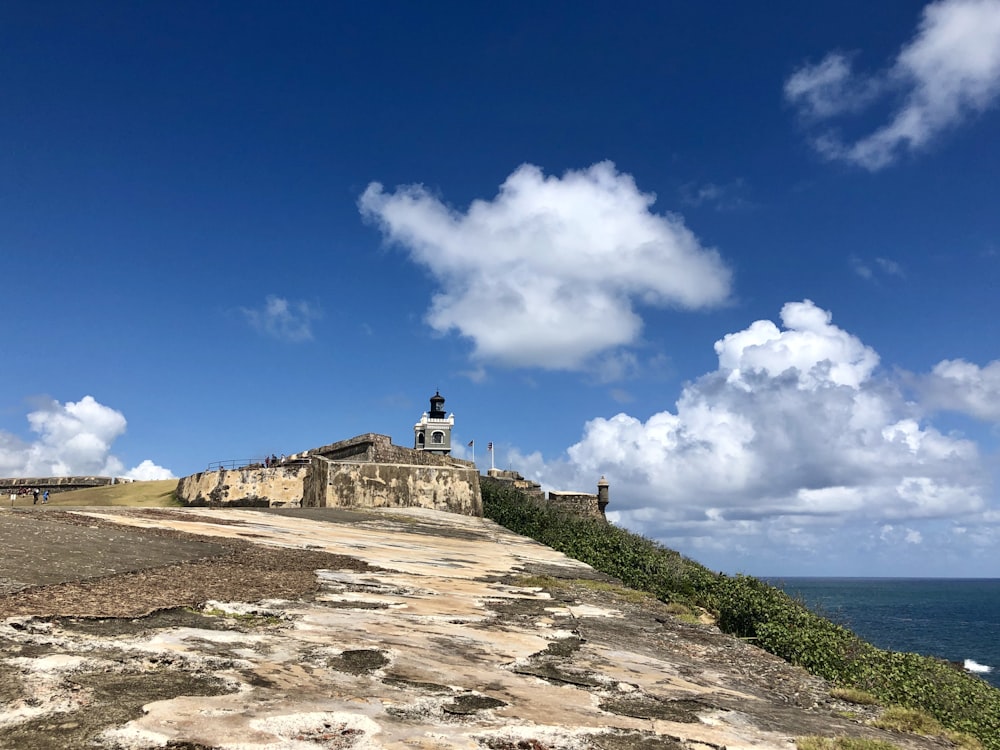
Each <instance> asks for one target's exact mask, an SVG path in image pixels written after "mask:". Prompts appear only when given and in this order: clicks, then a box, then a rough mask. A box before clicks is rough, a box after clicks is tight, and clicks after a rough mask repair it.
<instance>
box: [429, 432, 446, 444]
mask: <svg viewBox="0 0 1000 750" xmlns="http://www.w3.org/2000/svg"><path fill="white" fill-rule="evenodd" d="M431 442H432V443H434V445H441V444H442V443H443V442H444V433H443V432H441V431H440V430H435V431H434V432H433V433H432V434H431Z"/></svg>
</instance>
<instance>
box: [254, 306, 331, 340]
mask: <svg viewBox="0 0 1000 750" xmlns="http://www.w3.org/2000/svg"><path fill="white" fill-rule="evenodd" d="M240 312H241V313H242V314H243V315H244V317H245V318H246V320H247V321H248V322H249V323H250V325H251V326H253V328H255V329H256V330H257V331H259V332H260V333H262V334H264V335H266V336H271V337H272V338H276V339H280V340H282V341H290V342H299V341H310V340H312V337H313V333H312V322H313V321H314V320H317V319H318V318H321V317H322V311H321V310H320V309H319V308H318V307H316V306H315V305H310V304H309V303H308V302H290V301H288V300H287V299H285V298H284V297H277V296H275V295H271V294H269V295H268V296H267V298H266V299H265V300H264V306H263V307H261V308H248V307H241V308H240Z"/></svg>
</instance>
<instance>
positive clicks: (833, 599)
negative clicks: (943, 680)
mask: <svg viewBox="0 0 1000 750" xmlns="http://www.w3.org/2000/svg"><path fill="white" fill-rule="evenodd" d="M766 580H767V582H768V583H770V584H771V585H773V586H777V587H779V588H781V589H783V590H784V591H786V592H787V593H788V594H790V595H791V596H794V597H796V598H799V599H801V600H802V601H803V602H805V604H806V605H807V606H808V607H809V608H810V609H812V610H813V611H814V612H817V613H818V614H820V615H823V616H824V617H826V618H827V619H830V620H833V621H834V622H836V623H839V624H841V625H845V626H847V627H848V628H850V629H851V630H852V631H854V632H855V633H857V634H858V635H859V636H861V637H862V638H864V639H865V640H866V641H868V642H870V643H873V644H874V645H876V646H878V647H879V648H884V649H890V650H892V651H907V652H914V653H918V654H924V655H925V656H937V657H940V658H942V659H947V660H948V661H953V662H957V663H959V664H963V665H964V666H965V668H966V669H967V670H969V671H970V672H974V673H976V674H978V675H979V676H980V677H982V678H983V679H985V680H987V681H988V682H990V683H991V684H992V685H994V686H995V687H997V688H1000V579H997V578H974V579H972V578H768V579H766Z"/></svg>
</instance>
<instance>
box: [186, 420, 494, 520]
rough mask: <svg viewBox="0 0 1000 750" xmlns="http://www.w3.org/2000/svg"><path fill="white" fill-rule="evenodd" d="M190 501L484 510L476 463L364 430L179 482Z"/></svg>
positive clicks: (467, 512) (476, 513)
mask: <svg viewBox="0 0 1000 750" xmlns="http://www.w3.org/2000/svg"><path fill="white" fill-rule="evenodd" d="M177 497H178V499H179V500H181V502H183V503H185V504H187V505H219V506H227V505H234V506H235V505H241V506H281V505H291V506H298V505H302V506H306V507H314V508H332V507H339V508H381V507H422V508H431V509H434V510H445V511H450V512H452V513H461V514H464V515H472V516H482V514H483V506H482V496H481V494H480V490H479V473H478V471H477V470H476V467H475V464H473V463H472V462H470V461H463V460H461V459H457V458H452V457H451V456H441V455H435V454H433V453H428V452H425V451H418V450H413V449H411V448H403V447H401V446H398V445H393V444H392V441H391V439H390V438H389V437H388V436H386V435H378V434H375V433H366V434H364V435H358V436H357V437H354V438H351V439H349V440H342V441H340V442H337V443H331V444H329V445H324V446H322V447H320V448H315V449H312V450H309V451H304V452H302V453H296V454H294V455H292V456H289V457H288V459H287V460H286V462H285V463H279V464H278V465H276V466H270V467H264V466H246V467H243V468H239V469H224V468H220V469H217V470H212V471H204V472H201V473H198V474H193V475H191V476H189V477H185V478H183V479H181V480H180V482H179V483H178V485H177Z"/></svg>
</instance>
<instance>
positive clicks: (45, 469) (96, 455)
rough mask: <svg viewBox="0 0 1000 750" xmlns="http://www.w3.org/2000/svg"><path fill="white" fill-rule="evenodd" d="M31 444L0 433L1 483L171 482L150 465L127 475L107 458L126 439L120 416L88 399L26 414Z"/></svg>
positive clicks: (162, 470)
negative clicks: (80, 479) (82, 479)
mask: <svg viewBox="0 0 1000 750" xmlns="http://www.w3.org/2000/svg"><path fill="white" fill-rule="evenodd" d="M28 423H29V425H30V426H31V430H32V432H34V433H36V434H37V436H38V437H37V439H35V440H33V441H30V442H28V441H23V440H21V439H19V438H18V437H17V436H15V435H12V434H10V433H7V432H0V475H2V476H5V477H61V476H78V475H79V476H89V475H96V476H112V477H117V476H125V477H129V478H131V479H143V480H145V479H171V478H173V474H172V473H171V472H170V470H169V469H165V468H163V467H162V466H157V465H156V464H155V463H153V462H152V461H150V460H149V459H147V460H145V461H143V462H142V463H140V464H139V465H138V466H136V467H135V468H133V469H130V470H128V471H126V470H125V466H124V464H122V462H121V460H119V459H118V458H117V457H115V456H114V455H112V454H111V446H112V444H113V443H114V441H115V440H116V439H117V438H119V437H121V436H122V435H123V434H124V433H125V428H126V425H127V422H126V421H125V416H124V415H123V414H122V413H121V412H119V411H117V410H115V409H112V408H111V407H109V406H105V405H104V404H101V403H99V402H98V401H97V400H96V399H95V398H94V397H93V396H84V397H83V398H82V399H80V400H79V401H76V402H73V401H67V402H66V403H65V404H61V403H59V402H58V401H53V400H45V401H44V402H43V403H42V404H41V405H40V406H39V407H38V408H37V409H35V411H33V412H31V413H30V414H28Z"/></svg>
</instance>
